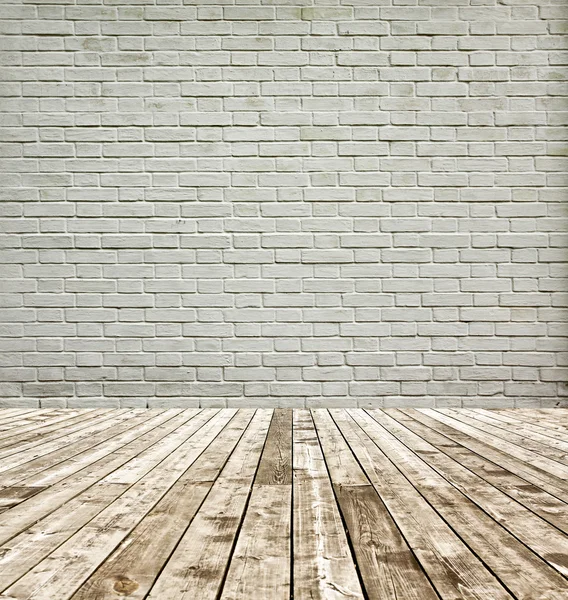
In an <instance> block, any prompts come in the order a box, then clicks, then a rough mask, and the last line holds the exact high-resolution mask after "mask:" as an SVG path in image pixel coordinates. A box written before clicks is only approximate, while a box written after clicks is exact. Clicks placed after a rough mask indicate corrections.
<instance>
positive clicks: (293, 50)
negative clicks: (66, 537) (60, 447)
mask: <svg viewBox="0 0 568 600" xmlns="http://www.w3.org/2000/svg"><path fill="white" fill-rule="evenodd" d="M0 17H2V20H3V21H2V38H1V40H0V44H1V49H2V64H3V67H2V79H3V81H2V85H1V88H0V93H1V94H2V97H1V98H0V109H1V111H2V112H1V123H0V141H1V158H0V167H1V170H2V171H3V175H2V186H3V189H2V192H1V197H0V198H1V203H0V210H1V215H2V218H1V221H0V227H1V230H2V232H3V236H2V248H1V250H0V257H1V262H2V265H1V271H0V286H1V287H0V289H1V294H0V298H1V307H2V308H1V310H0V318H1V320H2V323H1V324H0V335H1V336H2V341H1V346H2V354H1V355H0V361H1V362H0V364H1V365H2V368H1V371H0V377H1V380H2V382H1V383H0V394H1V397H2V400H0V405H2V406H12V405H22V404H29V405H30V406H36V405H38V403H40V404H41V405H42V406H62V405H63V406H65V405H69V406H94V405H101V404H108V405H113V406H115V405H121V406H139V405H140V406H145V405H149V406H162V405H182V406H183V405H197V404H199V403H200V404H201V405H202V406H211V405H215V406H219V405H228V406H250V405H255V406H256V405H264V406H276V405H282V406H284V405H286V406H304V405H307V406H320V405H327V406H331V405H337V406H345V405H360V406H369V405H373V406H382V405H385V406H392V405H436V406H448V405H452V406H459V405H464V406H468V405H477V406H479V405H485V406H490V405H500V406H511V405H517V406H522V405H543V406H553V405H556V404H558V403H564V405H566V403H567V399H568V386H567V385H566V381H568V380H567V375H568V373H567V371H568V368H567V366H568V353H567V346H566V337H565V334H566V332H567V327H566V324H565V320H566V315H567V312H566V305H567V300H568V295H567V293H566V292H567V285H566V279H564V277H565V276H566V271H567V269H566V258H567V237H566V231H567V221H566V218H565V216H566V211H565V209H566V203H565V200H566V188H565V187H563V186H566V183H567V177H566V174H565V171H566V164H567V161H566V158H565V156H566V152H567V145H566V141H565V140H566V133H567V130H566V128H565V125H566V123H567V120H568V103H567V98H566V95H567V91H568V90H567V86H566V83H565V82H564V79H565V76H566V73H567V70H566V68H565V67H563V66H562V65H565V64H566V63H567V56H568V54H567V52H566V50H565V48H566V37H565V36H564V35H563V34H565V33H566V32H568V6H567V4H566V2H565V0H499V1H498V2H496V1H495V0H329V1H328V2H318V1H317V0H313V1H312V0H305V1H302V0H293V1H289V0H261V1H260V2H258V1H257V2H254V1H247V2H241V1H240V0H226V1H222V0H216V1H215V2H211V1H208V0H186V2H185V3H184V4H183V5H182V4H179V3H176V2H175V1H172V2H167V3H159V4H155V3H154V2H152V1H150V0H132V1H131V0H106V2H105V3H104V5H103V4H102V3H101V2H98V1H97V0H95V1H94V2H88V3H85V4H82V3H74V2H73V1H72V0H69V1H68V2H65V1H61V0H60V1H57V2H56V1H53V2H51V0H47V1H46V0H32V1H29V2H28V1H25V0H24V1H22V2H18V3H12V4H10V3H8V4H2V6H1V10H0Z"/></svg>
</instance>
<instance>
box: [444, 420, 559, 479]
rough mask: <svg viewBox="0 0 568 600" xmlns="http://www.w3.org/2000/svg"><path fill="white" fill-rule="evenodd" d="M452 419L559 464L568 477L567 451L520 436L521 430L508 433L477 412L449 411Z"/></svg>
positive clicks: (511, 430) (512, 430)
mask: <svg viewBox="0 0 568 600" xmlns="http://www.w3.org/2000/svg"><path fill="white" fill-rule="evenodd" d="M446 414H449V415H451V416H452V417H454V418H456V419H458V420H460V421H462V422H464V423H467V424H469V425H471V426H472V427H476V428H477V429H480V430H481V431H483V432H485V433H490V434H491V435H492V436H494V437H495V438H496V439H498V440H499V439H502V440H507V441H508V442H509V443H513V444H516V445H517V446H520V447H521V448H524V449H525V450H530V451H531V452H534V453H535V454H538V455H541V456H544V457H546V458H549V459H550V460H552V461H554V462H558V463H560V464H561V466H564V468H565V477H568V455H567V454H566V451H565V450H562V449H556V448H553V447H550V446H549V445H545V444H543V443H542V442H540V441H538V440H535V439H533V437H528V436H526V435H524V434H523V435H521V434H520V431H521V430H520V428H518V429H513V428H511V429H509V430H508V431H507V430H505V429H503V428H502V427H499V426H495V425H494V424H493V423H492V422H491V419H490V418H488V417H485V416H483V415H481V414H476V413H475V412H473V411H472V412H470V411H468V410H466V409H461V410H460V411H458V412H455V411H453V410H450V409H447V413H446Z"/></svg>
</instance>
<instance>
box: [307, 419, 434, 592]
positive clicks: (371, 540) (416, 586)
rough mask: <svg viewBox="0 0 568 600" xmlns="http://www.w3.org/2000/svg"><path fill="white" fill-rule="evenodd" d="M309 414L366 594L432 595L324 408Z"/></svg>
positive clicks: (416, 564)
mask: <svg viewBox="0 0 568 600" xmlns="http://www.w3.org/2000/svg"><path fill="white" fill-rule="evenodd" d="M312 414H313V418H314V423H315V425H316V430H317V433H318V437H319V439H320V443H321V447H322V450H323V456H324V458H325V460H326V463H327V466H328V469H329V475H330V478H331V482H332V484H333V487H334V490H335V494H336V497H337V502H338V504H339V508H340V509H341V513H342V515H343V518H344V520H345V523H346V526H347V529H348V531H349V537H350V539H351V543H352V545H353V550H354V552H355V557H356V559H357V564H358V567H359V571H360V573H361V577H362V579H363V585H364V586H365V592H366V593H367V596H368V597H369V598H370V599H377V600H379V599H380V600H390V599H392V600H397V599H399V598H405V599H406V600H413V599H416V600H419V599H421V600H434V599H435V598H437V595H436V593H435V591H434V590H433V588H432V586H431V585H430V582H429V581H428V578H427V577H426V575H425V574H424V571H423V570H422V568H421V567H420V565H419V563H418V561H417V560H416V557H415V556H414V554H413V553H412V551H411V549H410V548H409V547H408V545H407V543H406V541H405V540H404V538H403V537H402V535H401V533H400V531H399V530H398V528H397V526H396V524H395V522H394V521H393V519H392V517H391V515H390V514H389V512H388V510H387V508H386V507H385V505H384V503H383V502H382V500H381V499H380V498H379V496H378V494H377V493H376V491H375V489H374V488H373V486H372V485H371V483H370V482H369V480H368V479H367V477H366V475H365V473H364V472H363V470H362V469H361V467H360V466H359V464H358V463H357V460H356V458H355V456H354V455H353V453H352V450H351V448H350V447H349V445H348V444H347V442H346V441H345V440H344V438H343V436H342V435H341V432H340V431H339V429H338V428H337V426H336V424H335V423H334V421H333V420H332V419H331V417H330V415H329V413H328V412H327V411H326V410H323V409H315V410H313V411H312ZM338 456H339V457H341V458H340V460H336V458H337V457H338Z"/></svg>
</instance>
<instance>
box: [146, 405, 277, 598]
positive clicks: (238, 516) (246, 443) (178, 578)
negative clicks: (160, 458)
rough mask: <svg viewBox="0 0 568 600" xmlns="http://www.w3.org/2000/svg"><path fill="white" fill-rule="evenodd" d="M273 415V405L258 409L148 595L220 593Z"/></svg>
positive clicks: (192, 595) (177, 595)
mask: <svg viewBox="0 0 568 600" xmlns="http://www.w3.org/2000/svg"><path fill="white" fill-rule="evenodd" d="M271 418H272V411H271V410H266V409H265V410H258V411H257V413H256V415H255V417H254V419H253V421H252V422H251V424H250V425H249V427H248V428H247V430H246V431H245V433H244V435H243V437H242V438H241V440H240V442H239V444H238V446H237V448H236V449H235V451H234V452H233V453H232V454H231V456H230V458H229V460H228V462H227V464H226V465H225V467H224V468H223V470H222V471H221V474H220V475H219V477H218V479H217V480H216V482H215V483H214V485H213V488H212V489H211V492H210V493H209V495H208V496H207V498H206V499H205V501H204V503H203V505H202V506H201V508H200V509H199V511H198V513H197V514H196V516H195V517H194V519H193V521H192V522H191V524H190V526H189V528H188V529H187V530H186V532H185V533H184V535H183V537H182V539H181V540H180V542H179V544H178V546H177V547H176V549H175V551H174V553H173V554H172V556H171V558H170V559H169V561H168V562H167V564H166V566H165V567H164V570H163V571H162V572H161V574H160V576H159V577H158V579H157V581H156V582H155V584H154V586H153V587H152V589H151V591H150V594H149V596H148V599H149V600H196V598H197V597H199V600H216V599H217V598H218V596H219V592H220V589H221V586H222V584H223V577H224V574H225V572H226V570H227V567H228V564H229V560H230V557H231V552H232V548H233V544H234V540H235V538H236V535H237V532H238V529H239V527H240V524H241V522H242V518H243V515H244V512H245V509H246V506H247V501H248V498H249V494H250V491H251V488H252V483H253V479H254V476H255V474H256V471H257V467H258V463H259V460H260V456H261V453H262V449H263V446H264V443H265V439H266V436H267V432H268V428H269V425H270V420H271ZM197 594H199V595H198V596H197Z"/></svg>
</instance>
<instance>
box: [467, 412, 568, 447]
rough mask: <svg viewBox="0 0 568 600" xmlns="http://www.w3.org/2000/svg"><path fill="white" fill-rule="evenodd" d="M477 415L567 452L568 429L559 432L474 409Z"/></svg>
mask: <svg viewBox="0 0 568 600" xmlns="http://www.w3.org/2000/svg"><path fill="white" fill-rule="evenodd" d="M475 413H476V414H477V416H483V417H484V420H485V419H491V423H492V424H494V425H496V426H497V427H501V428H502V429H505V430H511V429H512V430H513V431H516V432H517V433H522V434H523V435H525V436H526V437H530V438H532V439H534V440H537V441H539V442H541V443H542V444H545V445H549V446H552V447H553V448H556V449H558V450H562V451H564V452H568V431H566V432H565V433H560V432H557V431H554V430H552V429H546V428H544V427H542V426H540V425H536V424H533V423H526V422H525V421H520V420H518V419H514V418H512V417H508V416H507V415H503V414H500V413H497V412H496V411H490V410H483V409H479V410H476V411H475Z"/></svg>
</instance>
